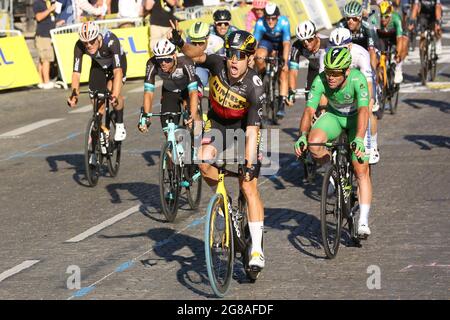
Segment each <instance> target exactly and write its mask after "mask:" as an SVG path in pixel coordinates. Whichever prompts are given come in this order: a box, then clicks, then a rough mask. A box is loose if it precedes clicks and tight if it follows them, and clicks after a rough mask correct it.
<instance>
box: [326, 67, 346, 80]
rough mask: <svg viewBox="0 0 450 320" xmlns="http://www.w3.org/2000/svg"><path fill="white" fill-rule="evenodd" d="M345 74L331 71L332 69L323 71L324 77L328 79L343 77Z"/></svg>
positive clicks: (340, 71) (343, 71)
mask: <svg viewBox="0 0 450 320" xmlns="http://www.w3.org/2000/svg"><path fill="white" fill-rule="evenodd" d="M344 74H345V70H332V69H325V75H327V76H328V77H333V78H338V77H343V76H344Z"/></svg>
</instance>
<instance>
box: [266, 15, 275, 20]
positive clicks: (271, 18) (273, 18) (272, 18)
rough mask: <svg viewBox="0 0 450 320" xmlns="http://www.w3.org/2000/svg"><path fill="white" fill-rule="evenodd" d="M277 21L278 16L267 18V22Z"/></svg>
mask: <svg viewBox="0 0 450 320" xmlns="http://www.w3.org/2000/svg"><path fill="white" fill-rule="evenodd" d="M277 19H278V17H277V16H274V17H266V20H267V21H275V20H277Z"/></svg>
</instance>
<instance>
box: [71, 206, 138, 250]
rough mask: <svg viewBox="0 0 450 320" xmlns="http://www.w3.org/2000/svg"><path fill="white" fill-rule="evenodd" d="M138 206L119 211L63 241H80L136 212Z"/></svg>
mask: <svg viewBox="0 0 450 320" xmlns="http://www.w3.org/2000/svg"><path fill="white" fill-rule="evenodd" d="M140 207H141V205H136V206H134V207H132V208H130V209H128V210H126V211H124V212H122V213H119V214H118V215H115V216H114V217H112V218H110V219H108V220H106V221H103V222H102V223H100V224H99V225H96V226H95V227H92V228H90V229H89V230H87V231H85V232H83V233H81V234H79V235H77V236H76V237H73V238H71V239H69V240H67V241H65V242H80V241H82V240H84V239H86V238H87V237H90V236H92V235H93V234H95V233H97V232H99V231H100V230H102V229H105V228H106V227H109V226H110V225H113V224H114V223H116V222H117V221H120V220H122V219H125V218H126V217H128V216H130V215H132V214H133V213H135V212H138V211H139V208H140Z"/></svg>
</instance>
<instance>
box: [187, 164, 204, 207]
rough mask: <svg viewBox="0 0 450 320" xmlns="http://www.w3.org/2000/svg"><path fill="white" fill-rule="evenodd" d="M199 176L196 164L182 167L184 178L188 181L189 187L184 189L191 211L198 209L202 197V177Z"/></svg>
mask: <svg viewBox="0 0 450 320" xmlns="http://www.w3.org/2000/svg"><path fill="white" fill-rule="evenodd" d="M199 174H200V169H199V168H198V165H196V164H191V165H186V166H185V167H184V177H185V179H188V180H189V187H187V188H186V195H187V199H188V202H189V206H190V207H191V209H192V210H195V209H197V208H198V205H199V204H200V199H201V197H202V176H201V175H200V176H198V175H199ZM194 176H196V180H195V181H193V177H194Z"/></svg>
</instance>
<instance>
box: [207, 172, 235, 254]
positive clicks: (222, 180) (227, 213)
mask: <svg viewBox="0 0 450 320" xmlns="http://www.w3.org/2000/svg"><path fill="white" fill-rule="evenodd" d="M217 182H218V183H217V188H216V194H220V195H221V196H222V197H223V204H224V209H225V212H224V215H225V243H224V245H225V246H226V247H227V248H229V247H230V243H231V240H230V239H231V231H230V223H229V222H230V211H229V210H228V194H227V189H226V188H225V173H224V172H223V171H222V168H219V179H218V181H217ZM209 240H210V241H209V243H210V246H211V245H212V243H213V239H212V234H211V239H209Z"/></svg>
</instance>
